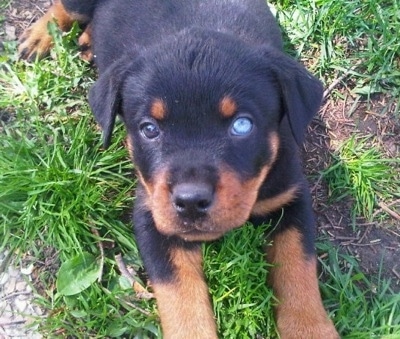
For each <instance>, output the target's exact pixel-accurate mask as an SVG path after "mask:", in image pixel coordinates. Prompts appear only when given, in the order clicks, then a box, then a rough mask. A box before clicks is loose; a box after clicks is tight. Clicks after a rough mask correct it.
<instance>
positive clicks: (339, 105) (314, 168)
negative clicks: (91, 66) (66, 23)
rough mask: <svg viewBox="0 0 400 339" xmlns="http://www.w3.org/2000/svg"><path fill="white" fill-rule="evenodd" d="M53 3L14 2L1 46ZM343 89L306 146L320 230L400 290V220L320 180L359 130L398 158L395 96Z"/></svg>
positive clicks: (398, 205)
mask: <svg viewBox="0 0 400 339" xmlns="http://www.w3.org/2000/svg"><path fill="white" fill-rule="evenodd" d="M49 4H50V1H48V0H35V1H26V0H14V1H13V2H12V4H11V5H10V6H9V7H8V8H7V9H6V11H5V20H4V22H2V23H1V25H0V26H1V27H0V43H1V42H2V41H4V40H15V39H16V37H18V36H19V35H20V34H21V32H22V31H23V30H24V29H25V28H26V27H28V26H29V25H30V24H31V22H33V21H34V20H36V19H37V18H38V17H39V16H40V15H41V14H42V13H43V9H45V8H47V7H48V6H49ZM344 81H346V80H344ZM339 90H340V91H341V92H342V93H341V94H342V95H341V98H344V99H340V100H339V99H336V100H334V99H332V98H330V97H328V99H327V101H326V103H325V104H324V106H323V108H322V109H321V112H320V115H319V117H317V118H316V119H314V122H313V123H312V125H311V127H310V128H309V134H308V135H307V138H306V144H305V152H304V162H305V166H306V172H307V175H308V176H309V177H310V178H311V179H310V185H311V188H312V194H313V197H314V209H315V212H316V215H317V221H318V227H319V232H320V233H321V234H324V235H327V236H329V239H330V240H331V241H332V242H333V243H335V244H337V246H340V247H341V250H342V251H344V252H347V253H349V254H351V255H352V256H354V257H356V258H358V260H359V262H360V265H361V267H362V270H363V271H364V273H366V274H368V275H372V276H376V275H378V274H379V273H380V274H382V275H383V276H384V277H386V278H391V279H392V286H393V288H394V289H398V290H400V220H398V219H397V218H396V217H394V216H393V215H389V214H387V212H385V213H386V214H387V216H386V217H385V218H384V219H383V220H384V221H382V222H379V223H377V222H373V223H370V222H367V221H365V220H363V219H361V218H360V219H356V220H352V218H351V217H350V209H351V201H349V200H343V201H340V202H335V203H331V202H330V201H329V194H328V187H327V185H326V183H325V182H324V181H323V180H321V177H320V171H322V170H323V169H325V168H326V167H327V166H329V164H330V162H331V152H333V151H334V150H335V149H336V147H337V146H338V145H339V144H340V143H341V142H342V141H343V140H346V139H348V138H349V137H350V136H351V135H352V134H354V133H356V132H357V133H363V134H367V135H370V134H373V135H374V136H375V137H376V140H377V142H378V144H379V146H380V147H381V148H382V149H383V150H384V152H385V153H386V154H387V155H388V157H391V158H396V157H399V155H400V137H399V135H400V121H399V119H398V117H396V115H397V112H396V110H397V102H396V100H395V99H394V98H391V97H390V96H387V95H379V96H376V97H374V98H372V100H369V101H368V103H367V101H364V100H362V99H360V98H359V97H356V96H353V95H352V93H351V92H349V90H348V88H347V87H343V89H339ZM386 203H387V202H386ZM386 206H387V207H388V208H389V210H391V211H393V212H394V213H397V214H399V213H400V201H397V202H389V205H386ZM382 263H383V265H381V264H382ZM380 267H383V271H382V272H379V268H380Z"/></svg>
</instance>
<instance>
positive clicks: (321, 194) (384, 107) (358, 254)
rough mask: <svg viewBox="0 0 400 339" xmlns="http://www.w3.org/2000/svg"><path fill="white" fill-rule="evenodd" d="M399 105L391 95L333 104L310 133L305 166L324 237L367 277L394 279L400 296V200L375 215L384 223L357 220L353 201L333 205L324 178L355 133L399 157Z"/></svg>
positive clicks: (325, 109) (307, 139) (319, 118)
mask: <svg viewBox="0 0 400 339" xmlns="http://www.w3.org/2000/svg"><path fill="white" fill-rule="evenodd" d="M343 96H344V95H343ZM396 105H397V103H396V101H395V100H394V99H393V98H391V97H390V96H388V95H379V96H376V97H374V98H372V100H369V101H368V102H367V101H363V100H362V99H360V98H359V97H356V98H353V97H350V96H349V97H347V98H346V99H343V100H333V99H328V100H327V102H326V103H325V105H324V106H323V107H322V109H321V111H320V115H319V117H317V118H316V119H314V121H313V123H312V124H311V127H310V129H309V134H308V135H307V137H306V143H305V150H306V152H305V153H304V162H305V164H306V172H307V174H308V175H309V177H310V185H311V188H312V195H313V198H314V210H315V212H316V216H317V223H318V230H319V233H320V234H321V235H325V236H328V237H329V239H330V241H332V242H333V243H334V244H336V245H337V246H340V247H341V251H343V252H344V253H347V254H350V255H352V256H353V257H355V258H356V259H357V260H358V261H359V263H360V266H361V269H362V271H363V273H365V274H366V275H368V276H370V277H371V279H372V280H374V279H377V278H378V277H380V278H386V279H391V282H392V283H391V286H392V288H393V289H394V290H395V291H400V220H399V218H398V215H399V214H400V200H396V201H392V202H385V204H382V207H381V208H378V209H377V210H376V211H375V215H378V214H379V215H380V217H381V219H382V221H380V222H368V221H367V220H365V219H363V218H356V220H353V218H352V217H351V212H350V211H351V207H352V201H351V200H350V199H349V198H347V199H343V200H341V201H339V202H338V201H335V202H333V203H332V202H330V198H329V189H328V185H327V183H326V182H324V180H323V179H322V178H321V176H320V172H321V171H322V170H324V169H326V168H327V167H328V166H329V164H330V163H331V161H332V156H331V154H332V152H334V151H335V150H336V149H337V147H338V146H339V145H340V144H341V143H342V142H343V141H344V140H347V139H348V138H350V137H351V136H352V135H354V134H355V133H357V135H373V136H374V138H375V143H376V144H377V146H378V147H379V148H380V149H381V150H383V151H384V153H386V155H387V157H390V158H399V156H400V137H399V132H400V121H399V119H398V118H396V110H397V106H396ZM390 213H392V214H390ZM375 219H377V218H375Z"/></svg>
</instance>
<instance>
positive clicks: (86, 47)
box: [78, 24, 93, 62]
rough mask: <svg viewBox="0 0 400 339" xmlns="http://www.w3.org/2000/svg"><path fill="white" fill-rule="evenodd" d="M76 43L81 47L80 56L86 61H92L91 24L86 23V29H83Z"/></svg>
mask: <svg viewBox="0 0 400 339" xmlns="http://www.w3.org/2000/svg"><path fill="white" fill-rule="evenodd" d="M78 45H79V47H80V49H81V52H80V57H81V58H82V59H83V60H86V61H88V62H91V61H93V51H92V25H91V24H89V25H87V27H86V29H85V30H84V31H83V33H82V34H81V36H80V37H79V39H78Z"/></svg>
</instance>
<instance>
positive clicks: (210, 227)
mask: <svg viewBox="0 0 400 339" xmlns="http://www.w3.org/2000/svg"><path fill="white" fill-rule="evenodd" d="M53 19H54V20H55V21H56V22H57V23H58V25H59V26H60V27H61V28H62V29H68V28H69V27H70V26H71V23H72V22H73V21H74V20H78V21H79V22H80V23H81V24H84V25H87V28H86V31H85V39H86V44H87V45H88V44H89V43H88V37H89V34H91V39H92V40H91V46H92V52H93V57H94V61H95V64H96V66H97V67H98V70H99V74H100V75H99V79H98V80H97V82H96V83H95V85H94V86H93V88H92V89H91V91H90V93H89V102H90V105H91V108H92V110H93V113H94V116H95V118H96V120H97V121H98V123H99V124H100V126H101V127H102V129H103V131H104V144H105V146H107V145H108V144H109V143H110V140H111V136H112V131H113V127H114V123H115V120H116V118H117V116H119V117H120V118H121V119H122V121H123V122H124V124H125V126H126V130H127V134H128V141H129V148H130V151H131V154H132V158H133V162H134V164H135V168H136V170H137V175H138V178H139V184H138V187H137V190H136V195H137V199H136V202H135V207H134V216H133V224H134V231H135V235H136V239H137V243H138V246H139V249H140V253H141V255H142V258H143V261H144V265H145V268H146V270H147V272H148V275H149V277H150V280H151V283H152V286H153V289H154V292H155V295H156V298H157V303H158V309H159V314H160V318H161V325H162V329H163V333H164V337H165V338H217V328H216V325H215V319H214V316H213V312H212V307H211V304H210V300H209V294H208V288H207V285H206V282H205V280H204V276H203V271H202V254H201V242H202V241H210V240H214V239H218V238H219V237H221V236H222V235H223V234H225V233H226V232H228V231H230V230H232V229H234V228H237V227H240V226H241V225H242V224H243V223H245V222H246V221H247V220H250V221H251V222H252V223H253V224H254V226H255V227H257V225H260V224H262V223H269V222H272V223H273V224H274V225H276V227H275V229H274V232H273V234H272V241H273V245H272V247H269V248H268V250H267V253H266V257H267V260H268V261H269V262H270V263H273V264H274V265H275V266H274V268H273V269H272V270H271V272H270V276H269V280H270V284H271V286H272V287H273V289H274V292H275V294H276V297H277V298H278V300H279V304H278V306H277V307H276V321H277V326H278V330H279V333H280V336H281V338H296V339H298V338H307V339H310V338H315V339H321V338H324V339H328V338H339V335H338V333H337V331H336V330H335V328H334V326H333V324H332V322H331V320H329V318H328V316H327V313H326V312H325V310H324V307H323V304H322V301H321V297H320V293H319V289H318V281H317V271H316V255H315V249H314V237H315V221H314V217H313V211H312V207H311V198H310V194H309V189H308V184H307V182H306V180H305V178H304V176H303V174H302V166H301V162H300V159H299V145H301V144H302V141H303V136H304V133H305V131H306V128H307V125H308V123H309V122H310V120H311V119H312V118H313V116H314V114H315V113H316V112H317V111H318V109H319V106H320V103H321V98H322V86H321V83H320V82H319V81H318V80H317V79H315V78H314V77H313V76H312V75H311V74H310V73H308V72H307V71H306V70H305V69H304V68H303V67H302V66H301V65H299V64H298V63H297V62H295V61H294V60H292V59H291V58H289V57H288V56H286V55H285V54H284V53H283V51H282V39H281V33H280V30H279V28H278V26H277V23H276V22H275V19H274V17H273V16H272V14H271V12H270V11H269V8H268V6H267V5H266V3H265V2H264V0H226V1H220V0H190V1H178V0H162V1H161V0H146V1H132V0H98V1H94V0H92V1H78V0H64V1H61V2H55V3H54V5H53V6H52V7H51V8H50V9H49V11H48V12H47V14H46V15H45V16H44V17H43V18H42V19H40V20H39V21H38V22H37V23H36V24H35V25H34V26H33V27H32V28H31V29H29V30H28V31H27V32H26V33H25V34H24V35H23V38H22V43H21V46H20V53H21V56H22V57H24V58H33V57H35V56H36V55H42V54H44V53H46V52H47V51H48V49H49V48H50V46H51V39H50V38H49V36H48V34H47V30H46V27H47V23H48V22H49V21H50V20H53Z"/></svg>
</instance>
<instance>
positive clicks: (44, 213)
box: [0, 0, 400, 338]
mask: <svg viewBox="0 0 400 339" xmlns="http://www.w3.org/2000/svg"><path fill="white" fill-rule="evenodd" d="M274 4H275V6H276V7H277V9H278V10H279V18H280V22H281V25H282V26H283V27H284V29H285V30H286V32H287V35H288V38H289V40H290V41H291V43H292V45H291V48H292V51H295V53H296V55H297V56H298V57H299V58H300V59H301V60H303V61H304V62H305V63H306V64H307V66H308V67H309V68H310V69H311V70H312V71H313V72H314V73H316V74H317V75H319V76H320V77H321V78H323V79H324V81H325V82H326V83H327V84H329V83H330V81H332V80H333V79H334V78H336V77H337V76H339V75H340V74H341V73H343V72H347V70H348V69H350V68H352V67H353V65H354V63H355V62H357V65H358V66H357V67H356V68H353V70H352V71H351V73H350V75H351V78H350V79H349V81H348V82H347V83H346V85H347V86H349V88H350V89H351V90H352V91H353V92H354V93H364V94H367V96H368V95H371V94H373V93H375V92H377V91H378V92H385V93H391V94H392V95H393V97H394V98H396V97H397V96H398V95H399V93H398V81H399V73H398V66H399V65H398V62H399V61H398V60H399V40H398V32H399V31H400V27H399V26H400V24H399V16H398V13H399V3H398V2H396V1H383V2H382V1H381V2H377V1H375V0H364V1H361V0H352V1H343V0H342V1H341V0H339V1H333V0H325V1H323V0H319V1H316V0H315V1H312V0H298V1H274ZM54 34H55V37H56V48H55V50H54V51H53V52H52V57H51V58H48V59H46V60H42V61H40V62H34V63H31V64H28V63H24V62H17V60H16V46H15V44H12V43H9V44H7V45H6V46H5V48H6V50H5V53H4V54H3V55H1V56H0V62H1V68H0V123H1V125H0V187H1V189H0V247H1V248H4V247H7V248H9V249H11V250H15V251H16V253H19V255H20V256H21V257H22V256H23V255H25V254H27V253H28V254H29V255H31V256H32V257H34V258H37V260H38V261H41V260H42V261H45V259H54V261H55V262H56V268H55V269H56V270H57V274H56V275H53V274H52V271H51V270H50V268H49V269H48V270H43V271H42V272H41V276H40V280H41V284H40V285H41V293H40V295H38V299H37V301H38V303H39V304H40V305H41V306H42V307H43V308H45V309H46V310H47V311H48V312H49V314H50V315H51V316H50V317H47V318H46V319H45V320H42V319H38V321H39V323H40V331H41V332H42V333H43V334H45V335H46V336H48V337H93V338H102V337H136V338H153V337H159V336H160V327H159V324H158V318H157V310H156V306H155V302H154V300H148V299H144V298H141V297H139V296H138V295H136V293H135V292H134V291H133V290H132V288H131V287H130V284H129V283H128V282H127V281H126V279H125V277H123V276H121V274H120V271H119V268H118V267H117V262H116V255H117V254H121V255H122V257H123V259H124V261H125V262H126V264H127V266H128V267H129V268H132V269H133V270H135V271H136V272H141V270H142V263H141V260H140V257H139V254H138V251H137V248H136V244H135V240H134V238H133V236H132V231H131V225H130V221H129V220H127V219H129V215H130V209H131V207H132V205H133V203H134V195H133V193H134V187H135V178H134V176H133V174H132V173H133V165H132V164H131V163H130V161H129V160H128V155H127V152H126V150H125V148H124V146H123V139H124V130H123V128H122V126H121V125H118V127H117V131H116V133H115V136H114V138H113V144H112V145H111V147H110V148H109V149H107V150H103V149H102V148H101V133H100V131H99V130H98V129H97V127H96V124H95V122H94V120H93V118H92V114H91V112H90V109H89V107H88V104H87V99H86V97H87V90H88V88H89V87H90V86H91V84H92V83H93V79H95V74H94V71H93V70H92V69H90V67H89V66H88V65H87V64H85V63H84V62H82V61H81V60H80V59H79V57H78V53H77V51H76V47H75V40H76V37H77V34H78V31H77V29H76V27H75V28H74V29H73V30H72V32H71V33H70V34H68V35H60V34H58V33H56V32H54ZM376 39H377V42H375V40H376ZM288 48H289V46H288ZM358 60H361V62H360V63H359V64H358ZM336 94H337V95H339V93H336ZM355 140H358V141H359V140H364V139H359V138H355V139H353V140H350V141H348V142H347V143H346V144H344V145H343V147H342V148H340V149H339V150H338V153H335V154H334V155H333V160H334V161H335V162H334V163H333V164H332V166H331V167H330V169H328V170H327V172H326V173H325V174H326V176H328V175H329V176H331V175H332V176H333V178H336V179H337V184H334V183H335V180H336V179H329V180H330V181H332V184H333V186H332V187H331V188H332V192H335V193H336V192H340V194H349V195H351V196H354V197H355V201H356V205H355V213H361V212H362V213H365V212H366V213H367V214H368V213H369V214H370V213H371V212H372V210H373V206H374V204H375V202H376V200H377V199H390V198H392V197H394V196H395V194H394V193H396V192H395V191H396V187H398V186H393V185H394V184H395V180H397V179H393V178H392V177H391V176H389V173H392V171H391V169H393V168H394V166H393V163H395V161H394V160H393V159H385V158H384V156H383V154H382V153H380V151H379V148H374V147H367V146H366V145H369V144H367V143H366V142H367V141H369V142H370V141H371V140H372V139H368V140H365V143H364V144H363V143H355ZM364 146H365V147H364ZM382 160H384V161H382ZM371 163H372V165H371ZM357 171H361V172H357ZM357 173H358V174H357ZM359 173H361V174H362V175H361V174H359ZM360 175H361V179H362V180H361V181H349V180H350V179H351V178H357V176H360ZM390 175H391V174H390ZM343 180H345V182H343ZM346 180H347V181H346ZM359 183H361V186H360V187H359V186H358V184H359ZM397 193H398V192H397ZM340 194H339V195H338V196H340ZM363 199H366V200H363ZM365 201H366V202H365ZM358 202H359V204H360V205H359V206H358V205H357V203H358ZM357 206H358V207H357ZM365 208H366V210H365ZM266 227H268V226H265V227H261V228H258V229H255V228H253V227H252V226H251V225H247V226H245V227H243V228H241V229H238V230H235V231H234V232H231V233H230V234H228V235H227V236H226V237H224V238H223V239H221V240H220V241H217V242H214V243H212V244H207V245H205V246H204V255H205V262H204V266H205V272H206V276H207V280H208V282H209V286H210V292H211V294H212V300H213V306H214V311H215V314H216V318H217V321H218V326H219V331H220V336H221V337H223V338H261V337H265V338H275V337H276V329H275V323H274V320H273V311H272V306H273V305H274V299H273V296H272V293H271V291H270V289H268V288H267V287H266V285H265V280H266V277H267V275H268V265H267V264H266V263H265V262H264V255H263V247H265V246H267V245H268V244H267V243H266V242H265V240H264V238H263V236H262V235H263V233H264V231H265V229H266ZM318 251H319V253H320V254H321V255H322V256H321V257H322V258H324V259H321V260H320V262H321V267H322V272H323V273H322V276H323V279H322V280H324V282H325V283H324V284H321V289H322V293H323V298H324V302H325V305H326V307H327V309H328V311H329V313H330V315H331V317H332V318H333V319H334V321H335V324H336V325H337V327H338V329H339V331H340V333H341V334H342V335H343V337H344V338H399V337H400V318H399V317H400V316H399V315H400V300H399V296H398V295H397V294H395V293H394V292H393V291H392V290H391V288H390V281H387V280H385V279H383V278H382V277H381V276H378V277H367V276H365V275H364V274H363V273H362V272H361V269H360V267H359V263H358V262H357V261H356V260H355V259H354V258H352V257H349V256H346V255H344V254H342V253H341V252H340V251H339V250H338V249H335V248H333V247H332V246H331V245H330V244H329V243H328V242H327V241H326V240H325V239H320V240H319V241H318ZM49 253H50V254H49ZM140 277H142V275H141V274H139V277H138V276H136V279H137V281H138V282H139V283H140V284H142V285H143V282H142V281H141V279H140ZM69 280H71V281H72V282H73V283H74V284H70V285H72V287H71V288H72V289H69V290H68V289H65V286H66V284H65V282H66V281H69ZM56 286H57V287H58V289H56V288H55V287H56Z"/></svg>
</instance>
